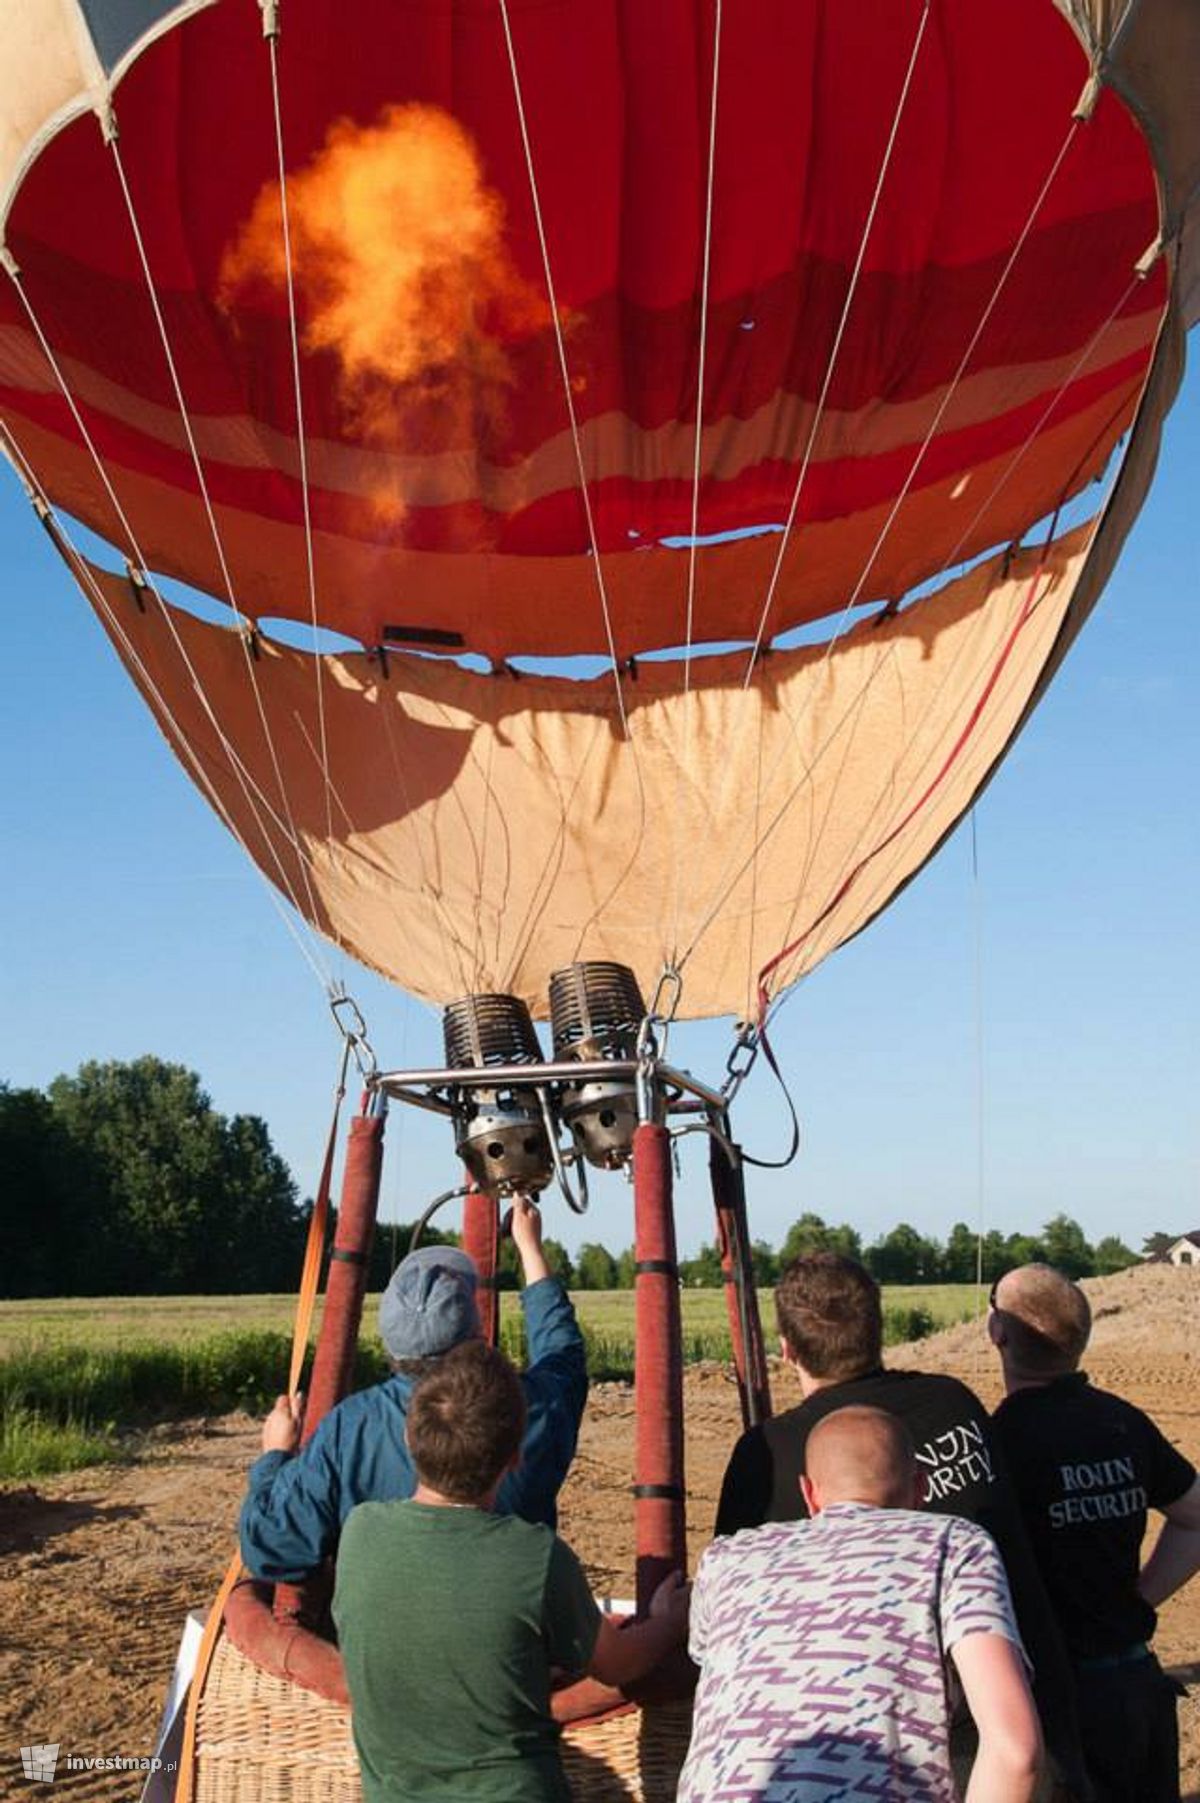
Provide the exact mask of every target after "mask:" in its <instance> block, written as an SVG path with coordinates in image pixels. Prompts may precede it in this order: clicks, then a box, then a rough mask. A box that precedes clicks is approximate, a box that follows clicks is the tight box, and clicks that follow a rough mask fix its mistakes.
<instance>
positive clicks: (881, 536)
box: [842, 119, 1080, 619]
mask: <svg viewBox="0 0 1200 1803" xmlns="http://www.w3.org/2000/svg"><path fill="white" fill-rule="evenodd" d="M1079 127H1080V121H1079V120H1078V119H1072V121H1071V123H1070V125H1069V126H1068V127H1067V134H1066V137H1065V138H1064V139H1063V141H1062V145H1061V147H1060V149H1059V152H1058V155H1057V156H1056V157H1055V159H1054V161H1053V163H1052V164H1051V165H1050V170H1049V173H1048V174H1047V176H1046V179H1045V181H1043V183H1042V186H1041V188H1040V190H1039V192H1038V196H1037V199H1036V200H1035V201H1034V203H1033V206H1032V207H1031V208H1030V211H1029V217H1028V218H1027V219H1026V221H1025V224H1024V225H1023V226H1022V228H1021V233H1020V236H1019V237H1018V239H1017V241H1016V243H1015V244H1014V245H1013V247H1012V250H1011V251H1010V252H1009V254H1008V261H1007V262H1006V263H1005V265H1004V268H1003V269H1002V270H1001V271H1000V275H999V278H998V279H997V282H996V285H995V287H994V288H993V289H992V292H991V296H990V298H989V300H988V303H987V306H986V307H985V308H984V309H983V313H982V314H981V316H980V320H979V324H978V325H977V326H976V327H975V330H974V332H972V334H971V340H970V343H969V344H968V345H967V348H966V350H965V351H964V352H963V354H962V357H961V358H960V359H959V364H958V368H957V369H956V370H955V372H954V375H953V377H952V379H951V382H950V386H949V387H948V388H947V390H946V392H945V394H944V395H943V396H942V398H941V400H940V401H939V403H938V406H937V409H936V411H935V413H934V416H933V418H932V420H930V422H929V429H928V431H927V432H926V434H925V437H924V438H923V439H922V441H921V444H920V446H919V448H918V450H917V454H916V456H915V457H914V458H913V460H912V463H911V465H910V466H909V471H908V474H907V475H906V476H905V478H904V482H903V484H902V486H901V488H900V492H899V494H898V495H897V496H896V498H895V500H894V501H893V502H892V505H891V507H890V508H889V510H888V515H887V518H886V519H885V520H884V522H883V525H882V526H881V527H880V528H879V532H878V534H877V535H876V539H875V543H874V544H873V545H872V547H871V551H870V554H869V556H868V558H867V561H866V563H865V564H864V565H863V567H862V571H861V573H860V575H859V578H858V581H857V582H856V583H855V585H854V588H853V589H852V591H851V594H850V599H849V600H848V601H847V602H846V606H845V610H844V613H843V616H842V617H843V619H845V618H846V617H847V616H848V615H849V614H850V613H851V612H852V611H853V609H854V608H855V606H856V605H857V602H858V598H859V596H860V595H861V594H862V592H863V589H864V588H865V587H866V583H867V578H868V577H869V576H870V574H871V571H872V570H873V569H874V568H875V564H876V561H877V559H878V557H879V553H880V551H881V550H882V549H883V546H884V542H885V540H886V539H887V536H888V534H889V533H890V531H891V529H892V526H893V524H894V523H895V519H896V515H897V514H898V513H899V512H900V509H901V507H903V505H904V502H905V499H906V498H907V495H908V491H909V489H910V488H911V487H912V485H913V482H914V481H915V480H916V475H917V471H918V470H919V469H920V467H921V465H922V463H923V462H924V461H925V453H926V451H927V450H928V449H929V447H930V445H931V444H932V443H933V440H934V438H935V436H936V434H937V429H938V427H939V426H940V425H941V423H942V421H943V419H944V418H945V417H946V410H947V408H948V407H949V405H950V402H951V401H952V400H953V399H954V396H955V394H956V393H957V392H958V385H959V383H960V382H961V381H962V378H963V375H964V373H965V371H966V368H967V365H968V364H969V363H970V361H971V358H972V357H973V356H974V354H975V349H976V346H977V345H978V343H979V340H980V339H981V338H982V337H983V334H984V332H985V330H986V329H987V323H988V321H989V319H990V318H991V317H992V314H993V313H994V312H995V310H996V303H997V302H998V301H999V299H1000V295H1001V293H1002V292H1003V290H1004V287H1005V284H1006V283H1007V281H1008V278H1009V276H1010V275H1011V274H1012V271H1013V267H1014V265H1015V264H1016V261H1017V258H1018V257H1019V256H1020V254H1021V251H1022V250H1023V249H1024V247H1025V242H1026V240H1027V239H1028V237H1029V234H1030V232H1031V231H1032V230H1033V224H1034V220H1035V219H1036V218H1037V216H1038V214H1039V213H1040V212H1041V210H1042V205H1043V203H1044V201H1045V199H1046V196H1047V194H1049V192H1050V189H1051V186H1052V184H1053V182H1054V178H1055V177H1056V175H1057V174H1058V172H1059V170H1060V169H1061V168H1062V165H1063V161H1064V159H1065V157H1066V155H1067V152H1068V151H1069V150H1070V148H1071V145H1072V144H1073V143H1074V142H1075V134H1076V133H1077V132H1078V130H1079Z"/></svg>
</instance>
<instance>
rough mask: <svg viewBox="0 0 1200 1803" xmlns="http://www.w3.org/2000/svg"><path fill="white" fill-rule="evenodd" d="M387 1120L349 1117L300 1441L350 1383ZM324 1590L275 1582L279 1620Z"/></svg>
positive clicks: (304, 1608) (310, 1605)
mask: <svg viewBox="0 0 1200 1803" xmlns="http://www.w3.org/2000/svg"><path fill="white" fill-rule="evenodd" d="M385 1120H386V1116H384V1115H382V1114H379V1115H367V1114H359V1115H356V1116H355V1117H354V1119H353V1120H352V1121H351V1123H350V1133H349V1137H348V1138H347V1141H346V1166H345V1169H344V1171H343V1172H342V1194H341V1200H340V1202H339V1204H338V1216H337V1230H336V1232H335V1233H334V1236H333V1249H332V1251H331V1252H330V1255H329V1271H328V1274H327V1275H326V1278H325V1310H324V1313H323V1314H322V1316H321V1331H320V1333H319V1334H318V1335H317V1350H316V1352H315V1353H314V1355H313V1368H312V1376H311V1378H310V1379H309V1385H308V1400H307V1402H306V1403H305V1407H304V1427H303V1430H302V1432H301V1436H300V1438H301V1444H305V1443H306V1442H307V1441H309V1440H311V1439H312V1437H313V1434H314V1433H315V1432H316V1430H317V1428H318V1427H319V1425H320V1423H321V1421H322V1419H323V1417H324V1416H326V1415H327V1414H328V1413H329V1411H330V1409H331V1408H332V1407H333V1405H334V1404H335V1403H336V1402H340V1401H341V1400H342V1397H343V1396H345V1395H346V1393H347V1391H348V1390H349V1388H350V1374H351V1371H352V1370H353V1368H354V1349H355V1347H356V1346H357V1345H358V1330H359V1327H360V1326H361V1324H362V1310H363V1296H364V1294H365V1292H366V1287H367V1266H368V1264H369V1262H370V1258H371V1241H372V1239H373V1238H374V1236H375V1216H376V1213H377V1211H378V1208H379V1179H380V1176H381V1174H382V1171H383V1129H384V1122H385ZM321 1595H322V1591H321V1585H320V1584H319V1582H317V1581H315V1580H311V1579H310V1580H309V1583H308V1584H307V1585H294V1584H277V1585H276V1586H275V1605H274V1613H275V1617H276V1620H278V1621H283V1622H290V1621H297V1620H304V1619H307V1618H308V1617H310V1616H315V1614H316V1613H317V1612H318V1611H319V1608H320V1605H321Z"/></svg>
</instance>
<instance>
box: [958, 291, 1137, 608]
mask: <svg viewBox="0 0 1200 1803" xmlns="http://www.w3.org/2000/svg"><path fill="white" fill-rule="evenodd" d="M1142 279H1143V278H1142V277H1141V276H1140V275H1138V274H1136V273H1135V274H1134V275H1133V276H1132V278H1131V279H1130V282H1129V285H1128V287H1127V288H1126V289H1125V290H1124V292H1123V293H1122V295H1121V297H1120V299H1119V300H1118V301H1117V303H1116V305H1115V306H1114V307H1113V309H1112V311H1111V312H1110V313H1109V315H1108V318H1107V319H1105V320H1102V321H1101V323H1100V324H1099V325H1098V326H1097V327H1096V330H1095V331H1094V332H1093V333H1092V336H1091V337H1090V338H1089V339H1088V341H1087V343H1086V344H1085V345H1084V347H1083V349H1082V350H1081V351H1080V353H1079V355H1078V357H1077V358H1076V359H1075V361H1074V363H1073V364H1072V365H1071V367H1070V369H1069V370H1068V371H1067V374H1066V375H1065V376H1064V377H1063V379H1062V381H1061V382H1060V383H1059V385H1058V387H1057V388H1056V389H1055V391H1054V393H1053V394H1052V395H1051V397H1050V399H1049V401H1048V402H1047V403H1046V406H1045V407H1044V408H1043V410H1042V413H1041V415H1040V417H1039V419H1038V421H1037V424H1036V425H1035V426H1034V428H1033V430H1032V431H1031V432H1030V433H1029V434H1028V436H1027V437H1026V439H1025V441H1024V443H1023V444H1022V445H1021V448H1020V449H1019V450H1018V452H1017V454H1016V456H1015V457H1013V458H1011V459H1010V461H1009V463H1008V465H1007V467H1006V468H1005V469H1004V470H1003V471H1002V472H1001V474H1000V475H999V476H998V477H997V478H996V481H995V483H994V484H993V486H992V488H991V489H990V490H989V492H988V493H987V494H986V495H985V496H984V498H983V500H982V501H981V502H980V504H979V506H978V507H977V508H976V510H975V512H974V514H973V515H972V517H971V519H970V520H969V521H968V523H967V525H966V526H965V527H964V529H963V531H962V532H961V533H960V534H959V538H958V543H957V544H956V545H955V546H954V547H953V549H952V550H951V551H950V552H949V553H948V554H947V556H946V557H945V559H944V560H943V562H942V567H941V569H940V570H939V571H938V576H939V577H940V576H944V575H945V574H946V571H947V570H948V569H949V568H950V566H951V564H954V563H957V562H958V558H959V553H960V551H961V550H962V548H963V546H964V545H965V544H967V542H968V541H969V540H970V538H971V535H972V533H973V532H974V531H975V528H976V527H977V526H978V524H979V522H980V520H981V519H982V518H983V517H984V515H985V514H986V513H987V511H988V509H989V507H990V506H991V505H992V502H993V501H994V500H995V499H996V496H997V495H998V494H999V493H1000V491H1001V489H1002V488H1004V487H1005V486H1006V485H1007V483H1008V482H1009V480H1010V479H1011V477H1012V475H1013V472H1014V471H1015V470H1016V469H1017V467H1018V465H1019V464H1020V463H1021V462H1022V461H1023V460H1024V458H1025V455H1026V452H1027V451H1028V450H1029V448H1030V446H1031V445H1032V444H1033V442H1034V440H1035V439H1036V438H1037V437H1038V435H1039V433H1040V432H1041V430H1042V427H1043V426H1044V425H1045V424H1046V422H1047V421H1048V420H1049V418H1050V415H1051V414H1052V413H1053V412H1054V410H1055V408H1056V407H1057V406H1058V403H1059V402H1060V401H1061V400H1062V398H1063V395H1064V394H1065V393H1066V392H1067V389H1068V388H1069V387H1070V386H1071V384H1072V382H1074V380H1075V378H1076V377H1077V376H1078V375H1080V374H1081V372H1082V371H1083V369H1084V368H1085V367H1086V366H1087V364H1089V363H1090V362H1091V360H1092V357H1093V355H1094V353H1095V351H1096V349H1097V347H1098V346H1099V344H1100V341H1101V340H1102V339H1103V338H1104V337H1105V335H1106V334H1107V333H1108V331H1109V329H1110V328H1111V326H1112V324H1113V322H1114V320H1115V319H1116V318H1117V317H1118V315H1119V314H1120V313H1122V312H1123V311H1124V309H1125V305H1126V303H1127V301H1128V300H1129V298H1130V296H1131V295H1132V294H1133V293H1134V292H1135V291H1136V290H1137V289H1138V288H1140V287H1141V285H1142ZM935 580H936V578H935Z"/></svg>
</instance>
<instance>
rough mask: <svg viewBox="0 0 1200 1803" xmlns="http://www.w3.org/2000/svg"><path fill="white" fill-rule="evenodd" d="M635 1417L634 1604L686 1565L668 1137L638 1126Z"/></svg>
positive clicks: (642, 1605)
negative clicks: (635, 1555) (635, 1588)
mask: <svg viewBox="0 0 1200 1803" xmlns="http://www.w3.org/2000/svg"><path fill="white" fill-rule="evenodd" d="M633 1207H634V1259H635V1265H636V1271H637V1278H636V1317H635V1331H636V1335H637V1353H636V1365H635V1378H634V1408H635V1412H636V1416H637V1441H636V1446H637V1450H636V1467H635V1473H634V1487H633V1494H634V1497H635V1499H636V1500H635V1504H634V1518H635V1522H636V1539H637V1607H638V1614H639V1615H642V1614H644V1613H645V1611H646V1609H647V1608H648V1607H649V1603H650V1598H651V1597H652V1596H653V1594H654V1592H655V1590H656V1589H657V1587H658V1585H659V1583H660V1582H661V1581H662V1579H663V1578H664V1577H666V1575H667V1574H668V1572H671V1571H682V1570H684V1569H685V1567H686V1565H687V1526H686V1517H685V1511H684V1496H685V1492H684V1473H683V1353H682V1347H681V1343H680V1328H681V1322H680V1310H679V1267H678V1262H677V1260H676V1256H675V1217H674V1211H673V1208H672V1199H671V1139H670V1135H669V1134H668V1133H667V1130H666V1128H665V1127H658V1126H654V1125H651V1124H650V1123H649V1122H643V1123H642V1125H641V1126H640V1127H638V1129H637V1131H636V1133H635V1134H634V1136H633Z"/></svg>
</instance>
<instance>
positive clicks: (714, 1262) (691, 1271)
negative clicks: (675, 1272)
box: [679, 1240, 725, 1290]
mask: <svg viewBox="0 0 1200 1803" xmlns="http://www.w3.org/2000/svg"><path fill="white" fill-rule="evenodd" d="M679 1281H680V1282H681V1283H682V1284H683V1286H684V1288H685V1289H689V1290H694V1289H702V1290H716V1289H719V1288H720V1287H721V1285H722V1283H723V1282H724V1281H725V1277H724V1273H723V1272H722V1270H721V1255H720V1253H719V1252H718V1251H717V1248H716V1247H715V1246H714V1245H713V1244H712V1242H711V1240H708V1241H706V1242H705V1244H704V1245H703V1246H701V1248H700V1250H699V1252H697V1254H696V1256H695V1257H694V1258H685V1259H684V1260H683V1261H682V1263H681V1264H680V1266H679Z"/></svg>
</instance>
